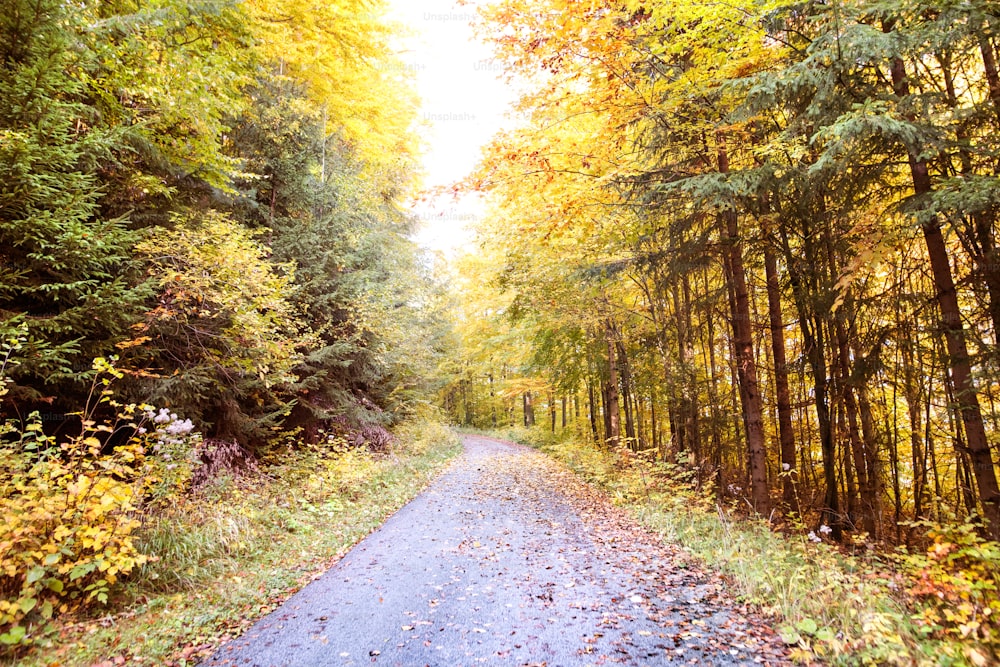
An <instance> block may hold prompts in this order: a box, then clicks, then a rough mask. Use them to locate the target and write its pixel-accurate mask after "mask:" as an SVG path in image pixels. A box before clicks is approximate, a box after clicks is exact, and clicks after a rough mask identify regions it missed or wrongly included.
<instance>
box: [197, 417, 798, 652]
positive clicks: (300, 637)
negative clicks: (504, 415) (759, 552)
mask: <svg viewBox="0 0 1000 667" xmlns="http://www.w3.org/2000/svg"><path fill="white" fill-rule="evenodd" d="M373 663H374V664H382V665H403V666H406V667H411V666H419V665H442V666H444V665H448V666H452V665H480V664H485V665H536V666H541V665H545V666H546V667H555V666H557V665H615V664H622V665H661V664H696V665H757V664H764V665H778V664H786V663H787V661H786V659H785V657H784V652H783V648H782V645H781V642H780V640H778V639H777V638H776V637H775V636H774V633H773V632H772V631H771V630H770V629H769V628H768V627H767V626H766V624H765V623H764V622H763V621H761V620H760V619H757V618H755V617H754V616H753V615H752V614H750V613H749V612H748V611H747V610H746V609H744V608H741V607H740V606H739V605H736V604H734V603H733V602H732V601H731V600H730V599H729V598H728V596H727V594H726V584H725V581H724V580H723V579H721V578H720V577H718V576H717V575H712V574H708V573H705V572H702V571H700V570H699V569H698V568H697V567H696V566H694V565H693V564H692V563H691V562H690V561H689V560H687V559H686V558H685V557H684V556H683V555H682V554H681V553H680V552H679V551H678V550H677V549H676V548H675V547H672V546H670V545H666V544H663V543H662V541H660V540H659V539H657V537H656V536H655V535H652V534H650V533H649V532H647V531H645V530H644V529H642V528H640V527H639V526H638V525H636V524H635V523H634V522H633V521H631V520H630V519H629V518H628V517H627V516H625V515H624V513H623V512H622V511H620V510H618V509H616V508H614V507H613V506H612V505H611V504H610V503H609V502H608V501H607V499H606V498H604V497H603V496H602V495H601V494H600V493H598V492H597V491H595V490H594V489H592V488H591V487H589V486H587V485H586V484H584V483H583V482H581V481H580V480H579V479H578V478H576V477H575V476H573V475H572V474H570V473H569V472H567V471H566V470H565V469H563V468H562V467H560V466H559V465H558V464H556V463H554V462H553V461H552V460H550V459H549V458H547V457H545V456H544V455H542V454H540V453H538V452H535V451H534V450H531V449H529V448H526V447H522V446H519V445H514V444H510V443H504V442H500V441H496V440H492V439H489V438H482V437H474V436H469V437H466V438H465V453H464V454H463V455H462V456H460V457H459V458H458V459H456V461H455V462H454V463H453V464H452V466H451V468H450V469H449V470H448V471H447V472H446V473H445V474H443V475H442V476H441V477H439V478H438V479H437V480H436V481H435V482H434V483H433V484H432V485H431V486H430V487H429V488H428V489H427V490H426V491H425V492H424V493H422V494H421V495H420V496H419V497H417V498H416V499H415V500H413V501H412V502H411V503H409V504H408V505H406V506H405V507H404V508H402V509H401V510H400V511H399V512H397V513H396V514H394V515H393V516H392V517H391V518H390V519H389V520H388V521H387V522H386V523H385V525H383V526H382V527H381V528H380V529H379V530H377V531H375V532H374V533H372V534H371V535H370V536H368V537H367V538H366V539H365V540H363V541H362V542H360V543H359V544H358V545H357V546H356V547H354V549H352V550H351V551H350V552H349V553H348V554H347V555H346V556H345V557H344V558H343V560H341V561H340V562H339V563H338V564H337V565H335V566H334V567H333V568H332V569H330V570H329V571H328V572H327V573H325V574H324V575H323V576H322V577H320V578H319V579H317V580H316V581H314V582H312V583H311V584H309V585H308V586H306V587H305V588H304V589H303V590H301V591H300V592H299V593H297V594H296V595H294V596H293V597H292V598H290V599H289V600H288V601H287V602H286V603H285V604H284V605H283V606H281V607H280V608H279V609H277V610H276V611H275V612H274V613H272V614H270V615H269V616H266V617H265V618H263V619H261V620H260V621H259V622H258V623H257V624H256V625H254V626H253V627H252V628H251V629H250V630H249V631H248V632H247V633H246V634H245V635H244V636H243V637H241V638H240V639H237V640H234V641H232V642H230V643H229V644H227V645H225V646H223V647H222V648H221V649H219V651H218V652H217V653H216V654H215V655H214V656H212V657H211V658H210V659H209V660H207V661H205V662H204V663H202V664H203V665H205V666H206V667H207V666H220V665H232V666H248V665H254V666H259V667H270V666H272V665H273V666H279V665H280V666H285V665H287V666H313V665H315V666H319V665H337V666H346V665H370V664H373Z"/></svg>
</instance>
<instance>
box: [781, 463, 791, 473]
mask: <svg viewBox="0 0 1000 667" xmlns="http://www.w3.org/2000/svg"><path fill="white" fill-rule="evenodd" d="M781 469H782V470H784V471H785V472H788V471H789V470H791V469H792V466H791V464H789V463H782V464H781Z"/></svg>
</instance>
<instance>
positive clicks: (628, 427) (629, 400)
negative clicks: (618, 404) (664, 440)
mask: <svg viewBox="0 0 1000 667" xmlns="http://www.w3.org/2000/svg"><path fill="white" fill-rule="evenodd" d="M615 349H616V350H617V351H618V359H619V367H620V368H621V384H622V400H623V401H624V403H625V438H626V439H627V440H628V446H629V447H630V448H631V449H633V450H635V449H638V440H637V438H636V433H635V392H634V391H633V390H632V367H631V366H630V365H629V361H628V355H627V354H626V353H625V344H624V343H623V342H622V341H620V340H619V341H616V342H615Z"/></svg>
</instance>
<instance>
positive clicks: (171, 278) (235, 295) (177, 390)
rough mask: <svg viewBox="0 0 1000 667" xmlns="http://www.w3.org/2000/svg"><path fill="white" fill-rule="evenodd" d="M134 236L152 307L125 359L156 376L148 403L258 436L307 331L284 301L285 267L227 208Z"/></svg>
mask: <svg viewBox="0 0 1000 667" xmlns="http://www.w3.org/2000/svg"><path fill="white" fill-rule="evenodd" d="M174 224H175V226H174V228H173V229H165V228H161V229H157V230H155V231H154V232H153V233H151V234H150V235H149V236H148V238H146V239H145V240H143V242H142V243H140V244H139V246H138V247H137V250H138V252H139V253H141V255H142V256H143V257H144V258H145V259H146V262H147V265H148V266H149V272H150V276H151V277H153V278H155V279H156V282H157V292H158V296H157V300H158V305H157V307H156V308H154V309H153V310H151V311H150V312H149V313H147V315H146V322H145V326H144V328H143V330H142V333H143V336H144V337H145V338H146V339H148V340H150V341H152V343H153V344H152V345H151V346H142V347H137V348H134V356H133V358H132V360H131V364H132V365H133V367H134V366H137V365H139V364H141V365H142V366H141V367H143V368H144V369H145V370H146V372H147V373H148V374H150V375H154V374H155V375H159V376H163V378H164V379H163V380H161V381H157V382H154V383H153V384H152V386H151V387H150V394H149V395H150V396H151V400H153V401H154V402H163V403H168V402H169V403H170V404H173V405H178V404H179V405H182V406H183V407H184V409H185V410H187V411H189V413H190V414H192V416H197V417H198V418H199V419H201V420H203V421H204V422H207V423H211V424H212V430H211V431H210V433H211V434H212V435H215V436H217V437H220V438H226V439H230V438H234V437H235V438H238V439H239V440H241V441H244V442H249V443H260V442H262V441H264V439H265V438H266V432H265V429H266V427H267V426H269V425H271V424H272V423H273V420H274V419H275V416H279V417H280V415H281V414H283V413H284V412H285V411H286V406H287V402H286V400H285V399H283V398H282V397H281V394H280V390H281V389H282V388H284V387H287V386H288V385H289V384H290V383H291V382H293V381H294V380H295V376H294V375H293V374H292V370H293V368H294V367H295V366H296V364H297V363H298V362H299V360H300V358H301V357H300V355H301V351H300V350H301V348H304V347H306V346H308V345H309V343H310V337H309V335H308V334H307V333H306V332H303V331H302V327H301V325H300V323H299V320H298V319H297V318H298V313H297V311H296V310H295V307H294V305H293V304H292V302H291V295H292V294H293V287H292V280H293V277H292V274H293V270H292V266H291V265H289V264H275V263H273V262H270V261H268V257H269V256H270V250H269V249H268V248H266V247H265V246H264V245H262V244H261V243H260V242H259V241H257V240H256V239H255V238H254V237H255V234H254V233H253V232H251V231H250V230H248V229H247V228H245V227H243V226H241V225H239V224H237V223H235V222H233V221H232V220H231V219H229V218H228V217H227V216H225V215H223V214H220V213H216V212H213V211H207V212H204V213H194V212H192V213H189V214H188V215H186V216H183V217H182V216H175V217H174Z"/></svg>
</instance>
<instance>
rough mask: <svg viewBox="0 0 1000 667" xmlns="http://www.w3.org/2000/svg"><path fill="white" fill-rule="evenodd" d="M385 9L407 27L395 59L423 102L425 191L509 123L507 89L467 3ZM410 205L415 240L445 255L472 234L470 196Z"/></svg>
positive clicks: (450, 177)
mask: <svg viewBox="0 0 1000 667" xmlns="http://www.w3.org/2000/svg"><path fill="white" fill-rule="evenodd" d="M389 7H390V11H389V18H390V19H392V20H395V21H398V22H400V23H403V24H404V25H406V26H407V27H408V28H409V29H410V31H411V32H412V33H413V34H412V35H410V36H408V37H404V38H403V39H401V40H400V46H399V48H400V53H399V57H400V58H401V60H402V61H403V63H404V64H405V66H406V68H407V70H408V71H409V72H410V74H411V75H412V77H413V80H414V83H415V87H416V90H417V94H418V95H419V97H420V98H421V102H422V109H421V112H420V118H421V120H422V121H423V128H422V132H421V134H422V136H423V138H424V143H425V149H424V156H423V167H424V172H425V178H424V181H423V184H424V187H425V189H431V188H434V187H438V186H447V185H450V184H451V183H454V182H456V181H458V180H461V179H462V178H463V177H464V176H465V175H466V174H468V173H469V172H470V171H472V169H473V168H474V167H475V165H476V163H477V162H478V161H479V157H480V154H481V149H482V147H483V146H484V145H485V144H487V143H488V142H489V140H490V139H491V138H492V137H493V135H494V134H495V133H496V132H497V131H498V130H499V129H500V128H501V127H503V126H504V125H505V124H509V122H510V121H509V120H508V119H507V111H508V109H509V106H510V104H511V103H512V102H513V101H514V94H513V92H512V91H511V89H510V88H509V87H508V86H507V85H506V84H505V83H504V82H503V81H501V80H500V78H499V77H500V74H501V70H500V68H499V65H498V64H497V63H495V62H493V61H492V60H491V50H490V47H489V46H488V45H486V44H482V43H479V42H478V41H477V40H476V39H475V36H474V35H473V32H472V28H471V23H472V22H474V21H475V18H476V17H475V8H474V6H472V3H470V4H468V5H466V6H461V7H460V6H458V5H457V4H456V3H455V2H454V1H453V0H389ZM410 206H411V208H412V210H413V211H414V212H415V213H416V214H417V215H418V217H420V218H421V220H423V226H422V228H421V230H420V232H419V233H418V234H417V237H416V238H417V242H418V243H420V244H421V245H423V246H426V247H428V248H431V249H434V250H440V251H441V252H443V253H444V254H445V255H446V256H452V255H454V254H455V253H456V252H457V251H458V250H459V249H460V248H461V247H462V246H463V245H464V244H466V243H468V242H469V241H470V240H471V238H472V236H471V234H470V233H469V232H468V227H469V226H470V225H472V224H474V223H475V221H476V220H477V219H478V218H479V217H480V216H481V215H482V203H481V202H480V201H477V199H476V198H475V197H466V198H463V199H462V200H460V201H458V202H455V201H453V198H452V197H451V196H440V197H437V198H434V199H429V200H427V201H424V202H412V203H410Z"/></svg>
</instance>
